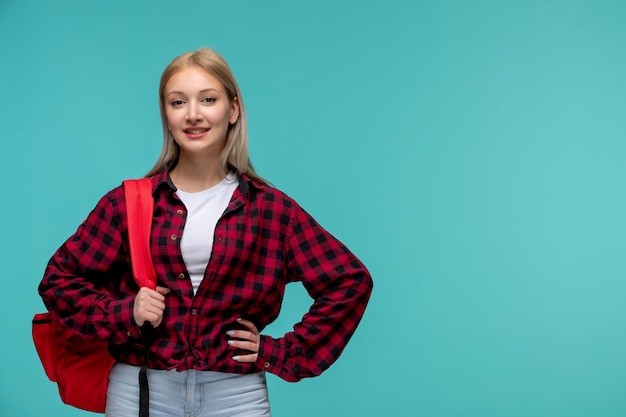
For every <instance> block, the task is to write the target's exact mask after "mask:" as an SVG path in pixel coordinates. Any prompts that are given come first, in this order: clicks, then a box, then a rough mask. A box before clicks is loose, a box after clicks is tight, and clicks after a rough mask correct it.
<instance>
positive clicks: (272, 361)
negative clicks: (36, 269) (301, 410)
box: [39, 171, 372, 381]
mask: <svg viewBox="0 0 626 417" xmlns="http://www.w3.org/2000/svg"><path fill="white" fill-rule="evenodd" d="M152 186H153V195H154V218H153V222H152V236H151V250H152V259H153V262H154V267H155V270H156V273H157V277H158V285H161V286H164V287H167V288H169V289H170V290H171V292H170V293H169V294H168V295H167V296H166V297H165V299H166V301H165V302H166V308H165V312H164V317H163V323H162V324H161V325H160V326H159V327H158V329H157V332H156V336H155V339H154V340H153V342H152V343H151V344H150V362H149V367H150V368H153V369H177V370H179V371H182V370H186V369H199V370H211V371H219V372H229V373H252V372H258V371H259V370H266V371H268V372H271V373H274V374H276V375H278V376H279V377H281V378H283V379H285V380H287V381H297V380H299V379H301V378H305V377H311V376H315V375H319V374H320V373H321V372H322V371H324V370H325V369H326V368H328V367H329V366H330V365H331V364H332V363H333V362H334V361H335V360H336V359H337V358H338V357H339V355H340V354H341V352H342V350H343V349H344V347H345V346H346V344H347V343H348V340H349V339H350V337H351V336H352V334H353V333H354V331H355V329H356V327H357V325H358V323H359V321H360V319H361V317H362V315H363V312H364V310H365V306H366V304H367V301H368V299H369V296H370V293H371V290H372V280H371V277H370V275H369V273H368V271H367V269H366V268H365V267H364V266H363V264H362V263H361V262H360V261H359V260H358V259H357V258H356V257H355V256H354V255H353V254H352V253H351V252H350V251H349V250H348V249H347V248H346V247H345V246H344V245H343V244H342V243H341V242H339V241H338V240H337V239H335V238H334V237H333V236H332V235H331V234H330V233H328V232H327V231H326V230H324V229H323V228H322V227H321V226H320V225H319V224H317V222H316V221H315V220H314V219H313V218H312V217H311V216H310V215H309V214H308V213H306V212H305V211H304V210H303V209H302V208H301V207H300V206H298V204H297V203H296V202H295V201H294V200H292V199H291V198H289V197H288V196H286V195H285V194H283V193H281V192H280V191H278V190H276V189H274V188H271V187H269V186H267V185H264V184H262V183H259V182H256V181H253V180H251V179H249V178H247V177H246V176H245V175H242V176H241V178H240V184H239V187H238V188H237V190H236V191H235V193H234V194H233V197H232V199H231V201H230V203H229V205H228V207H227V209H226V211H225V212H224V214H223V215H222V217H221V218H220V219H219V220H218V222H217V225H216V228H215V235H214V244H213V252H212V255H211V260H210V261H209V264H208V265H207V268H206V271H205V275H204V279H203V281H202V283H201V285H200V288H199V289H198V291H197V293H196V294H195V296H194V294H193V290H192V285H191V280H190V279H189V274H188V272H187V270H186V268H185V264H184V261H183V257H182V255H181V250H180V238H181V236H182V235H183V231H184V228H185V219H186V215H187V211H186V209H185V206H184V205H183V203H182V202H181V201H180V200H179V199H178V198H177V197H176V194H175V192H176V188H175V187H174V185H173V183H172V182H171V180H170V179H169V175H168V174H167V172H166V171H163V172H162V173H160V174H158V175H156V176H155V177H153V178H152ZM126 221H127V220H126V207H125V201H124V192H123V189H122V187H118V188H115V189H114V190H112V191H110V192H109V193H108V194H106V195H105V196H104V197H103V198H102V199H101V200H100V202H99V203H98V205H97V206H96V208H95V209H94V210H93V211H92V212H91V213H90V214H89V216H88V217H87V219H86V220H85V221H84V222H83V224H82V225H81V226H80V227H79V228H78V230H77V231H76V233H75V234H74V235H73V236H71V237H70V238H69V239H68V240H67V241H66V242H65V243H64V244H63V245H62V246H61V247H60V248H59V249H58V250H57V252H56V253H55V254H54V255H53V257H52V258H51V260H50V262H49V263H48V266H47V268H46V271H45V275H44V278H43V280H42V282H41V285H40V287H39V292H40V294H41V296H42V298H43V300H44V303H45V304H46V306H47V307H48V309H49V311H50V313H51V315H52V317H53V318H54V319H56V320H59V321H61V322H62V323H64V324H65V325H66V326H67V327H69V328H70V329H73V330H74V331H75V332H77V333H79V334H82V335H84V336H86V337H92V338H100V339H103V340H107V341H108V342H109V346H110V350H111V353H112V355H113V357H114V358H115V359H116V360H118V361H120V362H124V363H128V364H132V365H141V364H143V360H144V352H145V347H144V341H143V339H142V338H141V337H140V331H139V328H138V326H137V325H136V323H135V321H134V319H133V303H134V299H135V295H136V293H137V291H138V287H137V284H136V283H135V281H134V279H133V278H132V274H131V264H130V256H129V248H128V236H127V232H126V231H127V224H126ZM293 281H301V282H302V284H303V285H304V287H305V288H306V290H307V291H308V293H309V294H310V295H311V297H312V298H313V299H314V302H313V305H312V306H311V308H310V309H309V311H308V313H307V314H306V315H305V316H304V317H303V319H302V321H301V322H300V323H298V324H296V325H295V326H294V330H293V331H291V332H289V333H287V334H286V335H285V336H284V337H282V338H278V339H274V338H272V337H269V336H265V335H262V336H261V342H260V349H259V355H258V360H257V362H256V363H239V362H236V361H235V360H233V359H232V357H233V355H234V354H236V353H235V351H233V349H230V348H228V344H227V341H228V337H227V335H226V332H227V331H228V330H231V329H233V328H237V327H238V325H237V324H236V319H237V318H238V317H244V318H246V319H248V320H250V321H252V322H253V323H255V324H256V326H257V327H258V328H259V330H260V331H262V330H263V328H264V327H266V326H267V325H268V324H270V323H271V322H272V321H274V320H275V319H276V317H277V316H278V313H279V311H280V306H281V301H282V298H283V294H284V289H285V285H286V284H287V283H289V282H293Z"/></svg>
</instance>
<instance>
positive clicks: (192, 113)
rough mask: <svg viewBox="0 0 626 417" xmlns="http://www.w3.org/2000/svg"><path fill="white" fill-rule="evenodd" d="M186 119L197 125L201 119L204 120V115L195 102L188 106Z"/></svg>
mask: <svg viewBox="0 0 626 417" xmlns="http://www.w3.org/2000/svg"><path fill="white" fill-rule="evenodd" d="M186 117H187V120H188V121H190V122H191V123H196V122H198V121H199V120H200V119H202V113H200V111H199V109H198V105H197V104H195V103H193V102H191V103H189V106H187V116H186Z"/></svg>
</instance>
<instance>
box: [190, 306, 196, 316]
mask: <svg viewBox="0 0 626 417" xmlns="http://www.w3.org/2000/svg"><path fill="white" fill-rule="evenodd" d="M197 312H198V311H197V310H196V309H195V308H194V309H192V310H191V315H192V316H195V315H196V313H197Z"/></svg>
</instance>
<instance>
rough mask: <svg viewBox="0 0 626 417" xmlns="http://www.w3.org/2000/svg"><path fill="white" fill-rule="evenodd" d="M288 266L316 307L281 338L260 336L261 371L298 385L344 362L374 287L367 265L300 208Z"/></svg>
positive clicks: (293, 225)
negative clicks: (298, 382) (343, 356)
mask: <svg viewBox="0 0 626 417" xmlns="http://www.w3.org/2000/svg"><path fill="white" fill-rule="evenodd" d="M290 232H291V235H290V236H289V238H288V248H287V258H288V259H287V266H288V272H289V279H290V281H301V282H302V284H303V285H304V287H305V288H306V290H307V292H308V293H309V295H310V296H311V297H312V298H313V300H314V302H313V305H312V306H311V308H310V309H309V311H308V312H307V313H306V314H305V315H304V317H303V318H302V321H301V322H300V323H298V324H296V325H295V326H294V330H293V331H291V332H289V333H287V334H286V335H285V336H284V337H282V338H280V339H274V338H272V337H270V336H265V335H262V336H261V342H260V347H259V355H258V359H257V366H258V367H260V368H261V369H264V370H266V371H268V372H271V373H273V374H275V375H277V376H279V377H280V378H282V379H284V380H286V381H289V382H295V381H298V380H300V379H302V378H306V377H313V376H317V375H319V374H321V373H322V372H323V371H324V370H326V369H327V368H328V367H329V366H331V365H332V364H333V363H334V362H335V361H336V360H337V358H338V357H339V355H340V354H341V352H342V351H343V349H344V348H345V346H346V344H347V343H348V341H349V340H350V338H351V337H352V335H353V334H354V332H355V330H356V328H357V325H358V324H359V322H360V320H361V317H362V316H363V313H364V311H365V307H366V305H367V302H368V300H369V297H370V294H371V291H372V288H373V283H372V279H371V276H370V274H369V272H368V271H367V269H366V268H365V266H364V265H363V264H362V263H361V262H360V261H359V259H357V257H356V256H355V255H354V254H352V253H351V252H350V251H349V250H348V249H347V248H346V247H345V246H344V245H343V244H342V243H341V242H340V241H338V240H337V239H336V238H334V237H333V236H332V235H331V234H330V233H329V232H327V231H326V230H324V229H323V228H322V227H321V226H320V225H319V224H318V223H317V222H316V221H315V220H314V219H313V218H312V217H311V216H310V215H309V214H308V213H306V212H305V211H304V210H303V209H301V208H300V207H299V206H296V209H295V212H294V214H293V215H292V217H291V223H290Z"/></svg>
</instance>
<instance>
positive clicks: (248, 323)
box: [237, 318, 259, 333]
mask: <svg viewBox="0 0 626 417" xmlns="http://www.w3.org/2000/svg"><path fill="white" fill-rule="evenodd" d="M237 322H238V323H240V324H243V325H244V326H245V327H246V328H247V329H248V330H250V331H251V332H252V333H259V331H258V330H257V328H256V326H255V325H254V323H252V322H251V321H249V320H246V319H242V318H238V319H237Z"/></svg>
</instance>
